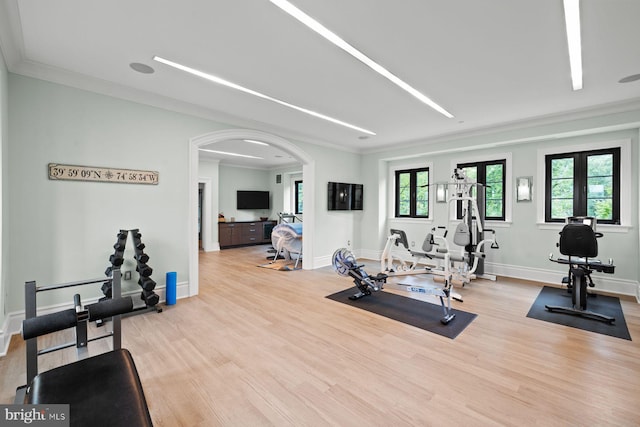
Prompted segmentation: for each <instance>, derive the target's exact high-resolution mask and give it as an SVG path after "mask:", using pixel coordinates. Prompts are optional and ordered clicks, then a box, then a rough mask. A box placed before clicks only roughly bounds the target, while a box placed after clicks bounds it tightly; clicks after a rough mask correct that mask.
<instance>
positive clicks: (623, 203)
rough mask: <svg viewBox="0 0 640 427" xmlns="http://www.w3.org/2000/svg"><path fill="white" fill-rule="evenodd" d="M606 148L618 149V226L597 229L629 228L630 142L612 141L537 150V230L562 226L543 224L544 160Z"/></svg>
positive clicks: (609, 225)
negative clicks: (549, 157)
mask: <svg viewBox="0 0 640 427" xmlns="http://www.w3.org/2000/svg"><path fill="white" fill-rule="evenodd" d="M608 148H620V225H617V224H598V228H600V227H603V228H606V229H608V230H609V231H613V232H615V231H614V230H617V231H626V230H627V229H628V228H629V227H631V140H630V139H618V140H613V141H602V142H591V143H584V144H574V145H562V146H556V147H548V148H540V149H538V163H537V166H538V173H537V175H538V176H537V179H536V187H537V188H538V197H537V198H536V199H537V201H536V211H537V215H536V216H537V218H536V221H537V223H538V226H539V228H541V229H542V228H552V229H555V228H562V226H563V224H558V223H551V222H545V219H544V208H545V206H544V204H545V193H544V192H545V190H544V189H545V164H546V163H545V158H546V156H547V155H549V154H560V153H575V152H581V151H594V150H604V149H608Z"/></svg>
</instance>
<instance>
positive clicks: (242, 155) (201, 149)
mask: <svg viewBox="0 0 640 427" xmlns="http://www.w3.org/2000/svg"><path fill="white" fill-rule="evenodd" d="M199 150H200V151H206V152H207V153H215V154H224V155H225V156H234V157H246V158H247V159H261V160H262V159H263V157H257V156H249V155H248V154H238V153H229V152H228V151H216V150H207V149H206V148H199Z"/></svg>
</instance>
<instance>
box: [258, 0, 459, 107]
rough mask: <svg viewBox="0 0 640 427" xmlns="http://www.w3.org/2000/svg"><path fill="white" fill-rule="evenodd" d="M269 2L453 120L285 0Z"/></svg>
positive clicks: (425, 97) (432, 102)
mask: <svg viewBox="0 0 640 427" xmlns="http://www.w3.org/2000/svg"><path fill="white" fill-rule="evenodd" d="M270 1H271V3H273V4H274V5H276V6H278V7H279V8H280V9H282V10H283V11H285V12H287V13H288V14H289V15H291V16H292V17H294V18H295V19H297V20H298V21H300V22H301V23H303V24H304V25H306V26H307V27H309V28H310V29H312V30H313V31H315V32H316V33H318V34H320V35H321V36H322V37H324V38H325V39H327V40H328V41H330V42H331V43H333V44H334V45H336V46H338V47H339V48H340V49H342V50H344V51H345V52H347V53H348V54H349V55H351V56H353V57H354V58H356V59H357V60H359V61H360V62H362V63H363V64H365V65H366V66H368V67H369V68H371V69H372V70H373V71H375V72H377V73H378V74H380V75H381V76H383V77H385V78H386V79H388V80H389V81H390V82H391V83H393V84H395V85H396V86H398V87H400V88H401V89H403V90H404V91H406V92H408V93H409V94H411V95H413V96H414V97H416V98H418V100H420V101H421V102H423V103H425V104H427V105H428V106H429V107H431V108H433V109H434V110H436V111H437V112H438V113H440V114H442V115H444V116H445V117H448V118H450V119H452V118H453V114H451V113H450V112H448V111H447V110H445V109H444V108H442V107H441V106H440V105H438V104H436V103H435V102H434V101H433V100H431V98H429V97H428V96H426V95H425V94H423V93H421V92H420V91H418V90H417V89H415V88H413V87H412V86H411V85H409V84H408V83H407V82H405V81H404V80H402V79H400V78H399V77H398V76H396V75H395V74H393V73H391V72H390V71H389V70H387V69H386V68H384V67H383V66H382V65H380V64H378V63H377V62H375V61H374V60H373V59H371V58H369V57H368V56H367V55H365V54H364V53H362V52H360V51H359V50H358V49H356V48H355V47H353V46H351V45H350V44H349V43H347V42H346V41H344V40H343V39H342V38H341V37H340V36H338V35H337V34H336V33H334V32H333V31H331V30H329V29H328V28H327V27H325V26H324V25H322V24H321V23H319V22H318V21H316V20H315V19H313V18H312V17H311V16H309V15H307V14H306V13H304V12H303V11H301V10H300V9H298V8H297V7H295V6H294V5H292V4H291V3H289V2H288V1H287V0H270Z"/></svg>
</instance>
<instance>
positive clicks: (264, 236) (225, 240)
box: [218, 221, 277, 249]
mask: <svg viewBox="0 0 640 427" xmlns="http://www.w3.org/2000/svg"><path fill="white" fill-rule="evenodd" d="M276 224H277V222H276V221H236V222H219V223H218V240H219V242H220V249H225V248H232V247H234V246H249V245H261V244H264V243H271V230H272V229H273V227H275V226H276Z"/></svg>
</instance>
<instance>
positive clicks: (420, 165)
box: [387, 162, 435, 223]
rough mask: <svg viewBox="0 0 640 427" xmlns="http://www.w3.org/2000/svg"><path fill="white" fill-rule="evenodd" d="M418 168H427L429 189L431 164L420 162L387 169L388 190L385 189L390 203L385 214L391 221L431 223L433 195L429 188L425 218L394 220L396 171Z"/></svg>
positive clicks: (431, 175) (431, 174) (431, 172)
mask: <svg viewBox="0 0 640 427" xmlns="http://www.w3.org/2000/svg"><path fill="white" fill-rule="evenodd" d="M420 168H429V187H431V185H432V178H433V162H420V163H406V164H398V165H394V166H391V167H389V179H388V180H387V182H388V183H389V188H388V189H387V193H388V194H389V199H388V200H390V201H391V203H389V206H388V207H389V209H388V212H387V217H388V218H389V219H390V220H393V221H406V222H420V223H423V222H425V221H433V215H432V214H433V203H434V201H433V197H432V195H433V194H435V193H434V192H432V191H431V188H429V216H428V217H427V218H396V216H395V215H396V171H399V170H405V169H420Z"/></svg>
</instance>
